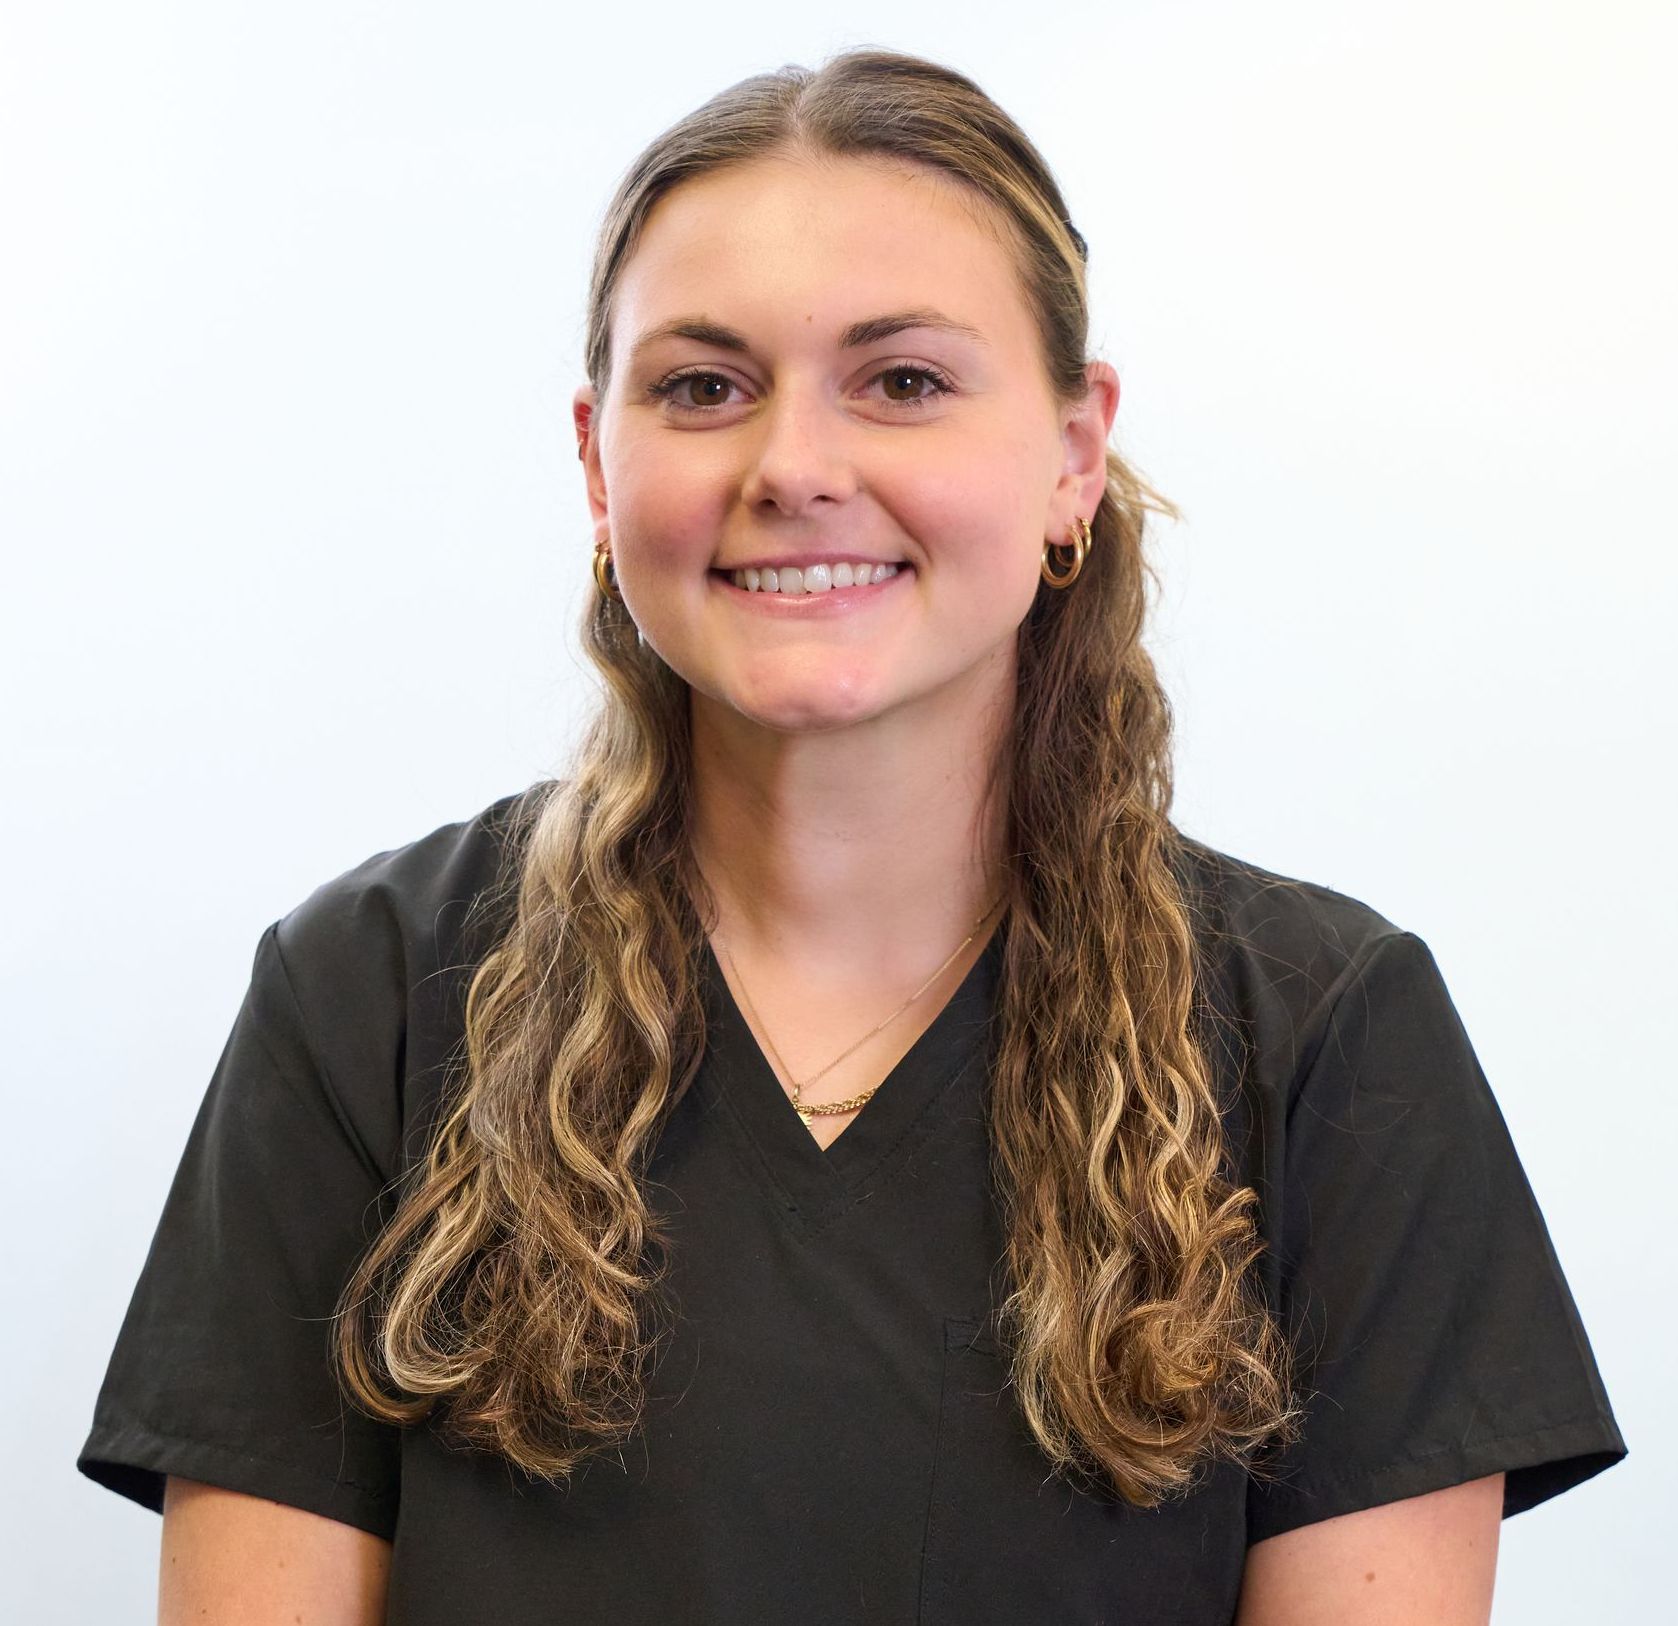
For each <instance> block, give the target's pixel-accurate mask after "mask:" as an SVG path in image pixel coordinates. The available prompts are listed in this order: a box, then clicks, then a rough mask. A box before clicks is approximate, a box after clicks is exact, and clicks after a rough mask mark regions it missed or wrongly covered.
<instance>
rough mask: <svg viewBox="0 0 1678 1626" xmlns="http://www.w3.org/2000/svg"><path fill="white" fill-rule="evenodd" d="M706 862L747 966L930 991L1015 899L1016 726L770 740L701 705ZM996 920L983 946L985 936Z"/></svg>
mask: <svg viewBox="0 0 1678 1626" xmlns="http://www.w3.org/2000/svg"><path fill="white" fill-rule="evenodd" d="M690 703H691V705H692V707H693V712H692V716H693V772H694V826H693V843H694V854H695V857H696V859H697V861H698V864H699V868H700V870H701V872H702V873H703V874H704V876H705V879H706V881H707V882H708V883H709V884H710V887H711V890H712V891H713V892H714V893H715V894H716V896H717V902H718V906H719V909H720V912H721V919H720V921H719V923H718V928H717V933H716V935H717V936H718V938H719V939H721V940H722V941H723V942H725V943H726V944H727V945H728V946H729V948H730V952H731V953H733V954H734V955H735V956H736V957H737V958H742V957H749V958H757V959H759V960H776V961H780V962H781V963H789V962H790V963H796V964H797V965H799V966H800V967H801V968H803V969H805V970H806V971H807V972H808V973H809V974H811V975H813V976H815V977H817V978H819V977H820V976H821V975H822V974H823V973H824V972H826V973H830V974H831V975H832V977H833V979H834V983H835V985H836V986H845V985H854V984H855V983H856V981H857V980H858V979H859V976H860V977H863V978H864V979H866V978H868V977H872V978H874V979H877V980H878V981H880V982H885V983H888V984H890V985H893V986H895V985H897V984H898V983H903V982H907V981H909V980H910V979H913V978H914V977H915V976H916V974H917V972H918V973H919V974H920V975H921V976H922V977H924V976H925V974H926V972H927V970H929V969H930V968H932V967H934V966H937V965H938V964H939V963H940V962H941V961H942V960H943V959H944V958H945V957H946V956H947V955H948V954H950V952H951V951H952V950H954V949H955V948H956V946H957V945H958V944H959V943H960V942H961V941H962V940H963V938H965V937H967V936H968V934H969V933H970V932H972V931H974V928H975V926H976V925H978V924H979V920H980V917H981V916H982V915H986V912H987V911H988V910H990V909H991V906H992V905H993V904H994V903H996V902H997V901H998V900H999V899H1000V897H1001V896H1002V888H1003V880H1004V874H1005V871H1004V867H1003V864H1002V857H1001V855H1002V827H1003V826H1002V820H1003V817H1004V816H1005V812H1006V800H1005V786H1006V780H1005V777H1004V779H1003V780H1002V781H1001V783H1000V784H999V787H998V794H996V795H995V796H993V797H990V798H988V799H987V794H986V791H987V787H986V783H985V780H986V774H987V771H988V768H989V765H990V763H991V762H992V761H993V760H994V759H995V755H996V752H997V750H998V749H999V748H1000V745H1001V740H1002V723H1003V721H1004V720H1003V719H1000V718H997V717H996V716H994V715H992V716H990V717H989V718H987V719H980V718H977V717H970V721H969V722H968V724H967V725H966V726H951V727H945V728H936V729H929V728H928V726H927V723H926V718H925V715H924V713H922V714H920V715H919V716H917V717H914V718H911V717H909V716H903V715H899V714H887V715H884V716H881V717H878V718H873V719H870V720H869V721H868V722H867V723H865V724H859V725H857V726H854V727H851V728H837V729H829V730H824V731H821V732H814V733H788V732H782V731H778V730H773V729H767V728H763V727H761V726H759V725H757V724H755V723H753V722H751V721H749V720H748V719H745V718H743V717H742V716H741V715H740V714H739V713H738V712H737V711H734V710H733V709H732V708H729V707H724V706H720V705H718V704H716V703H715V702H713V701H711V700H710V699H708V698H707V697H705V696H703V695H700V694H698V693H695V694H694V695H693V698H692V700H691V702H690ZM997 918H998V917H997V916H996V915H988V916H987V918H986V919H985V920H984V922H983V925H981V926H979V935H980V936H981V937H988V936H989V935H990V932H991V930H992V929H993V928H994V926H995V924H996V921H997Z"/></svg>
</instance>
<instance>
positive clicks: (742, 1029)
mask: <svg viewBox="0 0 1678 1626" xmlns="http://www.w3.org/2000/svg"><path fill="white" fill-rule="evenodd" d="M1005 928H1006V922H1005V921H1004V922H1003V923H1001V924H999V925H998V926H996V927H995V928H994V929H993V930H992V932H991V935H990V938H989V939H988V940H987V942H986V943H985V947H984V950H983V952H982V953H981V954H980V955H979V957H978V959H977V960H975V961H974V962H973V964H972V965H971V966H969V967H968V970H967V974H966V976H965V977H963V978H962V980H961V983H960V985H959V986H958V987H957V988H956V991H955V992H954V993H953V994H952V995H950V997H949V999H948V1000H947V1001H946V1002H945V1004H944V1006H943V1008H942V1009H941V1010H940V1011H939V1012H938V1014H937V1016H935V1017H934V1018H933V1019H932V1021H931V1023H930V1024H929V1025H928V1026H927V1028H926V1029H925V1030H924V1031H923V1032H922V1033H921V1035H920V1036H919V1037H918V1038H917V1039H916V1040H915V1042H914V1044H912V1045H911V1046H910V1047H909V1049H908V1051H907V1052H906V1053H905V1054H904V1055H903V1056H902V1058H901V1059H900V1060H899V1061H898V1063H897V1065H896V1066H895V1067H893V1068H892V1070H891V1071H890V1072H889V1073H888V1074H887V1075H886V1077H885V1078H884V1079H883V1080H882V1081H881V1083H880V1086H879V1089H878V1091H877V1093H876V1094H874V1095H873V1096H871V1097H870V1098H869V1099H868V1100H867V1101H866V1102H865V1103H864V1104H863V1106H862V1107H861V1109H860V1110H859V1111H858V1112H857V1115H856V1116H855V1117H854V1118H853V1119H852V1120H851V1121H850V1123H849V1124H847V1125H846V1126H845V1128H844V1130H843V1131H842V1132H841V1133H840V1134H839V1136H838V1138H837V1139H835V1140H834V1141H833V1143H832V1144H831V1145H829V1146H826V1147H824V1146H823V1145H822V1144H821V1143H820V1142H819V1141H818V1140H817V1139H816V1137H815V1136H814V1135H812V1134H811V1133H810V1131H809V1129H808V1128H806V1127H805V1124H804V1122H803V1120H802V1119H801V1118H800V1117H799V1116H798V1112H797V1110H796V1109H795V1108H794V1106H793V1104H792V1100H791V1098H790V1097H789V1096H788V1095H787V1092H786V1090H785V1089H784V1088H783V1086H782V1084H781V1081H780V1079H779V1077H778V1076H777V1075H776V1073H775V1070H774V1068H773V1067H771V1066H770V1064H769V1060H768V1058H767V1057H766V1056H765V1055H764V1053H763V1051H762V1049H761V1048H760V1047H759V1045H758V1042H757V1036H756V1035H755V1034H754V1033H753V1032H752V1029H751V1025H750V1024H749V1023H748V1022H747V1021H746V1019H745V1017H744V1015H743V1014H742V1013H741V1011H740V1008H739V1006H738V1005H737V1004H736V1002H735V999H734V995H733V991H732V990H731V989H730V988H729V986H728V981H727V979H726V978H725V977H724V975H723V972H722V967H721V966H720V965H719V964H718V963H717V957H716V954H715V952H714V951H713V949H712V947H711V944H710V941H709V939H706V941H705V947H704V955H703V963H702V967H701V978H700V980H701V984H702V988H703V994H704V1000H705V1019H706V1049H707V1052H708V1054H707V1057H706V1065H705V1066H704V1067H703V1068H702V1069H701V1076H702V1077H706V1078H708V1080H709V1083H710V1085H711V1088H712V1091H713V1092H714V1096H715V1098H716V1099H715V1110H716V1112H717V1114H718V1116H719V1117H720V1118H722V1119H723V1120H725V1121H726V1122H728V1124H729V1125H730V1127H731V1128H732V1129H733V1130H734V1132H735V1138H736V1143H737V1145H738V1148H739V1150H740V1152H741V1154H742V1157H743V1158H744V1160H745V1161H746V1162H747V1164H748V1165H749V1166H750V1169H751V1172H752V1174H753V1176H754V1178H756V1179H757V1180H758V1182H759V1183H760V1184H761V1185H763V1186H764V1187H765V1189H766V1191H767V1192H768V1194H769V1195H770V1196H771V1198H772V1200H773V1201H774V1202H775V1203H776V1205H777V1206H778V1207H781V1208H782V1209H783V1210H784V1211H785V1212H786V1213H788V1214H789V1215H791V1216H795V1217H796V1218H797V1219H799V1220H800V1221H801V1222H802V1223H803V1226H805V1227H812V1226H813V1227H817V1228H819V1227H820V1226H822V1225H824V1224H826V1223H828V1222H830V1221H831V1220H832V1219H834V1218H837V1216H838V1214H839V1212H841V1211H842V1210H843V1209H846V1208H848V1207H850V1206H851V1204H852V1203H853V1202H855V1201H856V1200H858V1199H859V1198H860V1197H862V1196H864V1195H866V1193H867V1192H869V1191H871V1190H873V1189H875V1188H876V1187H877V1186H878V1185H879V1184H880V1183H881V1182H882V1181H884V1180H886V1179H889V1178H890V1175H891V1173H892V1171H893V1170H894V1169H895V1168H896V1167H897V1165H898V1164H899V1163H900V1162H901V1161H902V1159H903V1158H904V1157H905V1156H907V1155H908V1153H909V1152H910V1151H912V1149H913V1148H914V1147H915V1146H917V1145H919V1144H920V1142H921V1140H922V1139H923V1138H924V1137H925V1135H926V1134H928V1133H930V1132H931V1129H932V1126H933V1125H934V1123H935V1122H936V1121H937V1120H936V1114H935V1113H934V1111H933V1108H934V1106H935V1104H936V1103H937V1101H938V1099H939V1098H940V1097H941V1096H942V1095H943V1094H944V1092H945V1090H946V1089H947V1088H948V1087H949V1086H950V1085H951V1084H952V1083H953V1082H954V1081H955V1080H956V1078H957V1076H958V1075H962V1074H965V1073H966V1072H967V1070H968V1068H969V1067H970V1066H983V1065H984V1064H985V1061H986V1059H987V1053H988V1052H987V1037H988V1027H989V1023H990V1019H991V1015H992V1011H993V1009H994V1004H995V995H996V984H997V980H998V976H999V973H1000V969H1001V963H1002V934H1003V931H1004V930H1005Z"/></svg>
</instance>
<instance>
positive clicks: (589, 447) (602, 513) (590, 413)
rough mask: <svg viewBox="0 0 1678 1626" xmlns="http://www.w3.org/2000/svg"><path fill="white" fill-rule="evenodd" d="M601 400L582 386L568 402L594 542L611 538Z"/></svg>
mask: <svg viewBox="0 0 1678 1626" xmlns="http://www.w3.org/2000/svg"><path fill="white" fill-rule="evenodd" d="M599 405H600V400H599V396H598V394H597V392H596V391H595V388H594V386H593V385H592V384H584V385H583V387H582V388H581V389H579V390H578V391H577V393H576V394H575V395H574V396H572V398H571V422H572V423H573V424H574V425H575V426H576V430H577V456H578V457H580V458H581V459H582V463H583V483H584V485H585V486H586V487H587V488H588V508H589V513H590V514H592V515H593V516H594V540H595V542H596V543H599V542H601V541H603V540H605V538H606V537H608V536H609V535H610V534H611V521H610V520H609V518H608V517H607V513H606V476H605V473H604V471H603V470H602V469H601V466H600V432H599Z"/></svg>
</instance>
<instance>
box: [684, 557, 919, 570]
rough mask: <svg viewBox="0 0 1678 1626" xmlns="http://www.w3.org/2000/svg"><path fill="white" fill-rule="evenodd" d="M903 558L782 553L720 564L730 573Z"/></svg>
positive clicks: (883, 562)
mask: <svg viewBox="0 0 1678 1626" xmlns="http://www.w3.org/2000/svg"><path fill="white" fill-rule="evenodd" d="M905 563H907V561H906V560H903V559H871V558H868V557H867V556H866V555H864V554H860V553H806V554H803V555H800V556H797V557H793V556H790V555H787V554H782V555H781V556H780V557H778V558H775V559H741V560H739V561H738V562H737V563H735V564H732V565H718V566H717V569H718V570H721V571H724V572H725V573H728V574H733V572H734V571H736V570H785V569H787V568H789V567H790V568H792V569H794V570H803V569H804V568H805V567H806V566H808V565H901V564H905Z"/></svg>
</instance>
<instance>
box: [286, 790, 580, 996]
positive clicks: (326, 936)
mask: <svg viewBox="0 0 1678 1626" xmlns="http://www.w3.org/2000/svg"><path fill="white" fill-rule="evenodd" d="M546 787H547V782H543V783H542V784H538V785H535V786H532V787H530V788H529V789H527V790H523V791H517V792H514V793H512V794H510V795H507V796H503V797H500V798H498V799H497V800H496V801H494V802H492V803H490V805H489V806H488V807H486V808H483V809H481V810H480V811H479V812H477V813H475V814H473V815H472V816H471V817H469V818H464V819H459V820H456V821H454V822H452V823H449V824H443V825H439V826H438V827H437V828H436V829H434V830H432V831H430V832H429V833H427V834H425V835H423V836H419V837H416V838H415V839H413V840H410V841H407V842H405V843H402V844H401V845H398V846H394V847H389V848H386V849H383V850H382V851H379V852H376V853H373V854H371V855H370V856H369V857H367V858H364V859H362V860H361V862H359V863H357V864H355V865H353V866H351V867H350V868H349V869H347V870H345V871H343V872H342V873H341V874H339V875H335V876H333V877H331V878H330V879H329V880H326V881H323V882H322V883H321V884H320V885H319V886H317V887H315V888H314V890H313V891H311V892H310V893H309V894H308V896H307V897H305V898H304V899H303V900H302V901H301V902H300V903H298V904H297V905H296V907H294V908H293V909H291V910H290V911H289V912H288V913H287V914H285V915H284V916H282V917H281V918H280V919H279V920H278V921H276V922H275V923H274V926H273V932H274V938H275V946H276V948H277V949H278V951H279V956H280V959H281V961H282V962H283V964H284V967H285V970H286V972H287V974H288V975H290V976H291V977H293V978H294V979H295V978H297V977H299V976H302V977H304V978H308V979H313V980H319V979H321V978H342V977H349V978H351V979H357V978H361V977H365V976H367V975H371V974H373V973H374V972H376V971H377V970H378V969H380V968H391V967H393V966H395V965H397V964H403V965H407V966H419V965H424V964H426V963H430V964H432V965H439V964H443V963H447V962H448V961H449V960H450V959H452V958H455V957H456V956H457V952H458V950H459V948H460V947H461V946H462V944H461V939H462V937H463V934H464V933H465V931H466V929H467V928H468V926H469V924H470V923H471V922H472V921H474V920H476V919H477V918H478V917H479V916H480V915H481V914H482V913H483V912H484V911H485V908H486V906H487V905H488V903H489V902H490V900H491V899H493V898H494V897H495V896H497V895H498V894H499V893H501V892H503V891H504V890H505V889H506V888H507V887H508V885H509V884H511V883H512V882H513V881H515V880H516V875H515V874H514V871H513V863H512V861H513V859H514V857H515V848H516V841H517V837H518V834H519V831H520V829H521V826H522V821H523V819H524V817H526V816H527V815H528V813H529V811H530V809H531V808H532V807H533V806H534V805H535V803H536V801H537V799H538V798H539V795H540V793H541V791H542V790H544V789H545V788H546Z"/></svg>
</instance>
